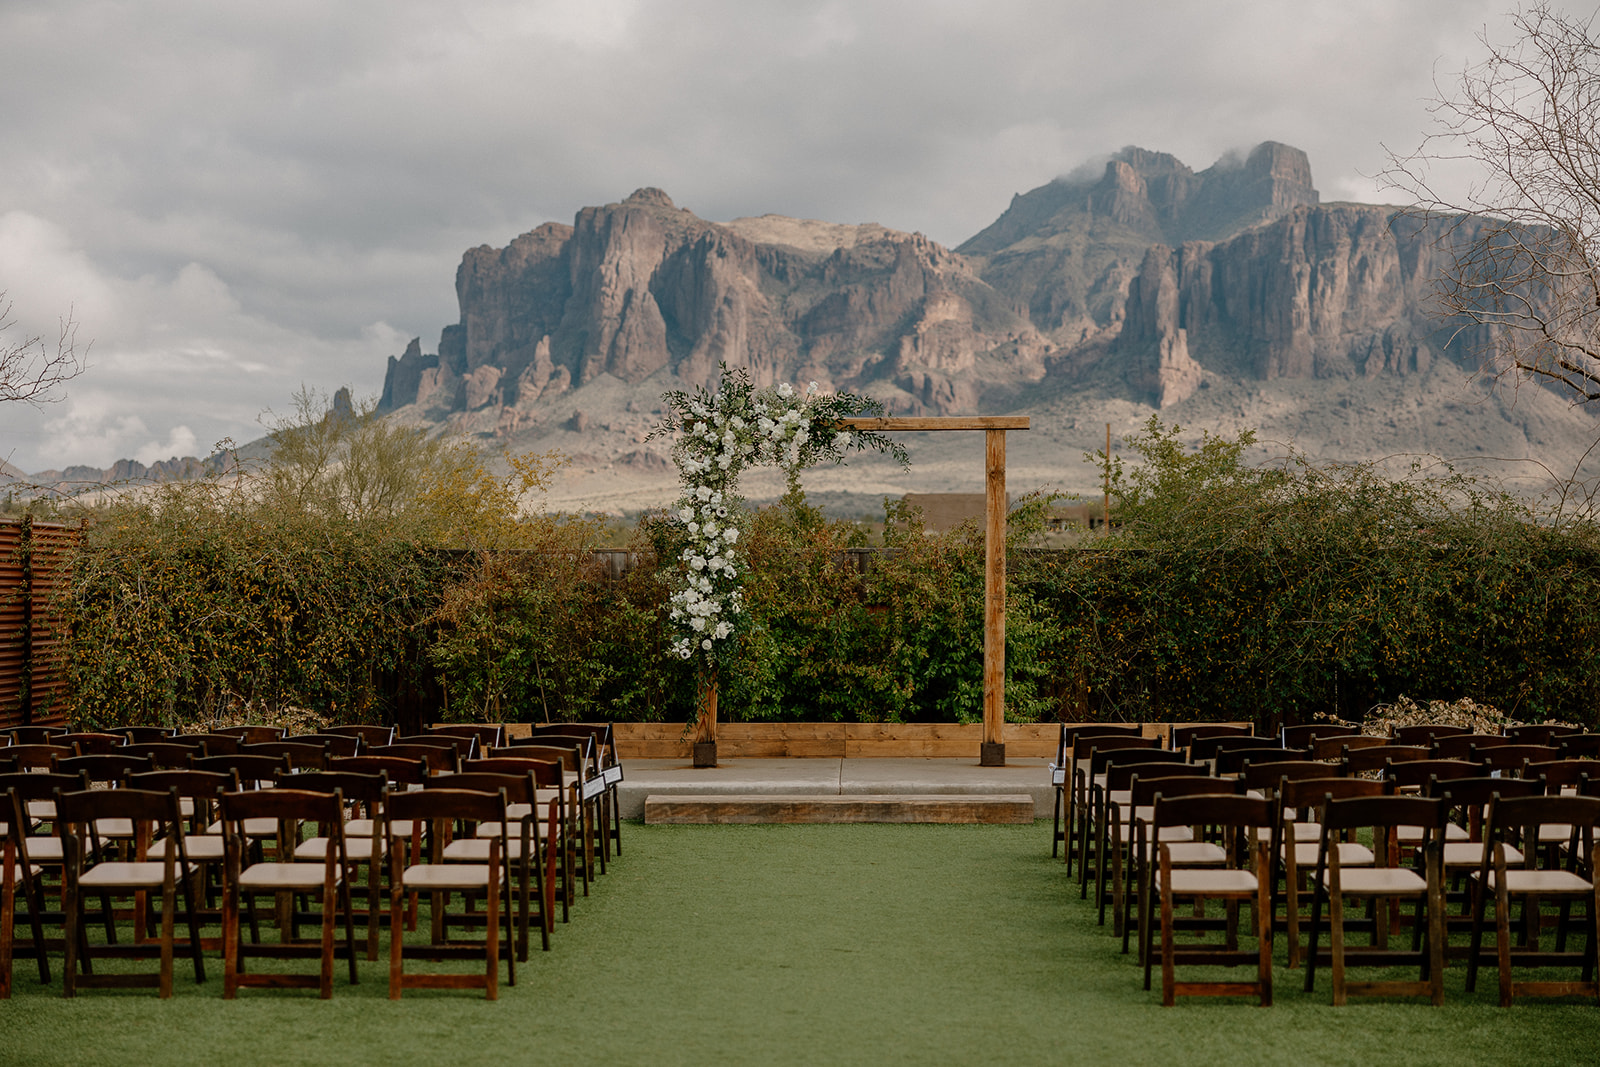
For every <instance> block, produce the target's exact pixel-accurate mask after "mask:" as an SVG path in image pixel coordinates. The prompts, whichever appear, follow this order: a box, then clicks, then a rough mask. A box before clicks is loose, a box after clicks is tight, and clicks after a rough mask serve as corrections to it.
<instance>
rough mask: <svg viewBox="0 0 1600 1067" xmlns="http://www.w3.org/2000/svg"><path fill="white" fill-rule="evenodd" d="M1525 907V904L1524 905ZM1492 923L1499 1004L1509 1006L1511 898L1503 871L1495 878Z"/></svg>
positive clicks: (1504, 1006)
mask: <svg viewBox="0 0 1600 1067" xmlns="http://www.w3.org/2000/svg"><path fill="white" fill-rule="evenodd" d="M1524 907H1526V905H1524ZM1494 910H1495V914H1494V925H1495V933H1496V935H1497V937H1498V944H1497V945H1496V952H1495V958H1496V961H1497V962H1498V963H1499V965H1500V1006H1501V1007H1502V1008H1509V1007H1511V915H1510V912H1511V900H1510V897H1509V896H1508V895H1507V893H1506V879H1505V873H1504V871H1501V872H1500V877H1499V878H1497V879H1495V887H1494Z"/></svg>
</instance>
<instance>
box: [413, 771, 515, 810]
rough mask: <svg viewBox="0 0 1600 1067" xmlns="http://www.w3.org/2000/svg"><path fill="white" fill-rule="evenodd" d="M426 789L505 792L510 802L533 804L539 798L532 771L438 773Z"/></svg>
mask: <svg viewBox="0 0 1600 1067" xmlns="http://www.w3.org/2000/svg"><path fill="white" fill-rule="evenodd" d="M424 788H425V789H470V790H472V791H473V792H476V793H499V792H502V791H503V792H504V793H505V796H506V802H507V803H508V804H533V803H535V802H536V801H537V800H538V799H539V791H538V786H537V784H536V783H535V782H534V780H533V775H532V774H531V773H527V772H524V773H522V774H497V773H494V772H491V771H463V772H461V773H460V774H436V775H434V776H433V777H432V778H431V779H429V780H428V782H427V783H426V785H425V786H424Z"/></svg>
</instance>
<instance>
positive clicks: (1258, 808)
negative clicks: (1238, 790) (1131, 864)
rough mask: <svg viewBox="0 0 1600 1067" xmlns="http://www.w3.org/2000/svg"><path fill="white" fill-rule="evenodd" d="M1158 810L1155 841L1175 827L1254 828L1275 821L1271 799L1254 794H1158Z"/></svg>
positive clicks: (1154, 815)
mask: <svg viewBox="0 0 1600 1067" xmlns="http://www.w3.org/2000/svg"><path fill="white" fill-rule="evenodd" d="M1154 807H1155V810H1154V811H1153V812H1151V818H1150V825H1151V826H1152V827H1153V828H1154V830H1155V841H1156V842H1157V843H1159V842H1160V840H1161V831H1162V830H1163V829H1166V828H1168V827H1173V826H1213V827H1233V828H1236V829H1253V828H1255V827H1258V826H1267V825H1270V824H1271V822H1272V807H1273V805H1272V801H1270V800H1258V799H1257V798H1255V797H1247V796H1238V795H1232V796H1227V795H1222V794H1213V793H1208V794H1201V795H1192V796H1182V797H1170V798H1169V797H1168V796H1167V795H1166V794H1164V793H1162V794H1158V795H1157V796H1156V797H1155V798H1154Z"/></svg>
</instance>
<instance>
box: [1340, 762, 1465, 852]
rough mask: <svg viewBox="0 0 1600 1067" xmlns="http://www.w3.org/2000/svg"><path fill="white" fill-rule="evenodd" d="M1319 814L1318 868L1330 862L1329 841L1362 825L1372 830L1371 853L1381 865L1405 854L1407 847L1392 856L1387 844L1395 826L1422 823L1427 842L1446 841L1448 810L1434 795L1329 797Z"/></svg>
mask: <svg viewBox="0 0 1600 1067" xmlns="http://www.w3.org/2000/svg"><path fill="white" fill-rule="evenodd" d="M1356 780H1359V779H1356ZM1318 815H1319V816H1320V818H1321V820H1322V845H1321V847H1320V849H1319V850H1318V856H1317V870H1318V871H1322V870H1324V869H1326V866H1327V858H1328V851H1329V848H1328V846H1329V844H1330V843H1332V842H1333V841H1336V840H1339V839H1340V838H1342V837H1346V836H1348V835H1349V834H1351V833H1352V832H1355V831H1359V830H1363V829H1371V830H1372V831H1373V845H1372V854H1373V856H1374V858H1375V861H1376V865H1377V866H1379V867H1387V866H1389V860H1390V859H1392V858H1399V859H1401V860H1404V858H1405V851H1406V850H1404V849H1401V850H1400V851H1399V853H1398V855H1397V856H1392V855H1391V853H1390V850H1389V848H1388V847H1387V846H1388V843H1389V841H1390V840H1392V838H1391V837H1390V836H1389V833H1390V831H1392V830H1393V829H1394V828H1395V827H1399V826H1420V827H1421V828H1422V831H1423V835H1424V838H1423V844H1424V845H1440V844H1443V843H1444V829H1445V823H1446V821H1447V818H1448V815H1449V810H1448V809H1447V808H1446V807H1445V805H1444V802H1443V801H1442V800H1440V799H1436V798H1433V797H1419V796H1405V797H1395V796H1368V797H1360V796H1352V797H1343V798H1336V799H1334V800H1331V801H1329V802H1328V803H1327V804H1324V805H1323V806H1322V808H1321V809H1320V811H1319V812H1318Z"/></svg>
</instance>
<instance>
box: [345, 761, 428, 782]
mask: <svg viewBox="0 0 1600 1067" xmlns="http://www.w3.org/2000/svg"><path fill="white" fill-rule="evenodd" d="M328 769H329V770H330V771H333V772H335V773H339V774H343V773H347V772H348V773H354V774H382V775H384V776H385V777H387V778H388V779H389V782H390V784H392V785H421V784H422V783H423V782H425V781H427V780H428V764H427V762H426V761H425V760H421V759H416V758H413V757H407V756H373V755H366V756H336V757H334V758H333V759H331V760H329V761H328Z"/></svg>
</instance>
